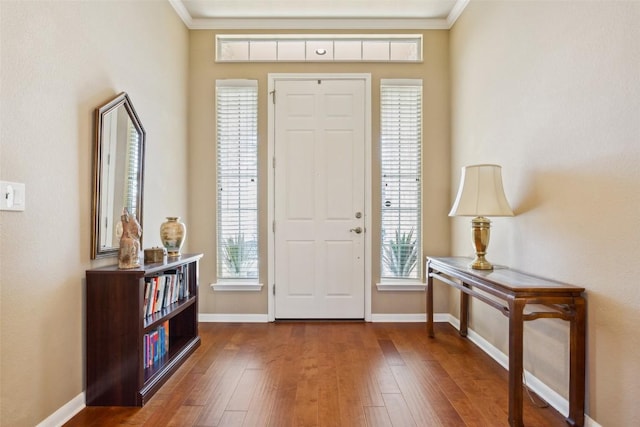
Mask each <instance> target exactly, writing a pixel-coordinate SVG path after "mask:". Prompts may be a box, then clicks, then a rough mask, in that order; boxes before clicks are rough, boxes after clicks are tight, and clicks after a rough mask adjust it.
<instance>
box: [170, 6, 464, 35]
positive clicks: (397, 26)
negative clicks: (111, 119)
mask: <svg viewBox="0 0 640 427" xmlns="http://www.w3.org/2000/svg"><path fill="white" fill-rule="evenodd" d="M168 1H169V3H170V4H171V6H172V7H173V9H174V10H175V12H176V13H177V14H178V16H179V17H180V19H182V22H184V24H185V25H186V26H187V28H188V29H190V30H448V29H450V28H451V27H452V26H453V24H455V22H456V20H457V19H458V18H459V17H460V15H461V14H462V11H463V10H464V9H465V7H467V5H468V4H469V1H470V0H457V1H456V3H455V5H454V6H453V8H452V9H451V12H450V13H449V16H447V18H444V19H432V18H392V19H383V18H379V19H372V18H366V19H359V18H211V19H194V18H192V17H191V15H190V14H189V11H187V9H186V7H185V6H184V4H183V3H182V0H168Z"/></svg>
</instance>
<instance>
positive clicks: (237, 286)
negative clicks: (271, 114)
mask: <svg viewBox="0 0 640 427" xmlns="http://www.w3.org/2000/svg"><path fill="white" fill-rule="evenodd" d="M222 87H240V88H247V87H250V88H255V106H254V107H253V108H255V115H256V119H255V124H254V126H255V129H254V130H253V132H254V133H255V135H256V141H255V161H256V169H255V175H254V176H252V177H251V178H252V179H254V180H255V183H256V200H255V203H256V207H255V209H256V212H257V209H258V201H257V197H258V196H257V191H258V189H257V186H258V169H257V161H258V158H257V156H258V141H257V132H258V129H257V126H258V125H257V115H258V83H257V80H239V79H227V80H216V99H215V104H216V164H218V165H219V161H220V159H219V157H218V156H219V155H220V151H219V144H220V138H219V134H218V131H219V127H218V126H219V125H218V113H217V111H218V106H219V104H218V102H219V101H218V99H219V98H218V96H219V88H222ZM218 173H219V168H218V171H217V173H216V205H217V209H216V235H217V239H216V254H217V257H216V260H217V262H216V276H217V277H218V279H217V283H213V284H211V288H212V289H213V290H215V291H260V290H261V289H262V284H260V283H259V276H260V270H259V264H258V258H259V254H258V239H259V236H258V234H259V233H258V215H257V214H256V219H255V224H254V226H253V227H254V229H255V239H256V243H255V249H254V250H255V251H256V261H255V263H256V267H255V268H256V269H257V273H256V276H255V277H247V278H233V277H220V276H221V263H222V259H221V257H222V254H221V253H220V252H221V242H220V239H221V232H220V227H221V226H220V203H219V197H220V192H219V191H220V188H219V186H220V184H219V183H218V182H217V181H218V179H219V178H218Z"/></svg>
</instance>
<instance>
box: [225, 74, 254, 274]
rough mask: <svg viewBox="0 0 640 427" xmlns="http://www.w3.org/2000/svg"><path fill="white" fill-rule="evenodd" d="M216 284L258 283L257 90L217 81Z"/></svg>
mask: <svg viewBox="0 0 640 427" xmlns="http://www.w3.org/2000/svg"><path fill="white" fill-rule="evenodd" d="M216 124H217V132H216V134H217V190H218V195H217V207H218V209H217V235H218V242H217V248H218V278H219V279H231V278H242V279H247V278H250V279H257V278H258V85H257V81H255V80H218V81H216Z"/></svg>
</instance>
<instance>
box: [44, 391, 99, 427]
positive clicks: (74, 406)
mask: <svg viewBox="0 0 640 427" xmlns="http://www.w3.org/2000/svg"><path fill="white" fill-rule="evenodd" d="M85 402H86V400H85V395H84V392H82V393H80V394H79V395H77V396H76V397H74V398H73V399H71V400H70V401H68V402H67V403H65V404H64V406H62V407H61V408H60V409H58V410H57V411H56V412H54V413H53V414H51V415H49V416H48V417H47V418H46V419H44V420H42V421H41V422H40V423H39V424H38V425H37V426H36V427H60V426H62V425H63V424H64V423H66V422H67V421H69V420H70V419H71V418H73V416H74V415H76V414H77V413H78V412H80V411H82V410H83V409H84V408H85V407H86V406H87V405H86V404H85Z"/></svg>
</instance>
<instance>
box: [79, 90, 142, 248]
mask: <svg viewBox="0 0 640 427" xmlns="http://www.w3.org/2000/svg"><path fill="white" fill-rule="evenodd" d="M120 107H123V108H124V109H125V110H126V112H127V115H128V119H129V120H130V121H131V123H132V125H133V126H134V127H135V129H136V130H137V133H138V148H137V150H138V171H137V189H138V192H137V194H136V195H135V199H136V212H135V216H136V219H137V220H138V223H139V224H140V226H141V227H142V217H143V215H142V212H143V192H144V153H145V136H146V133H145V131H144V128H143V127H142V123H141V122H140V119H139V117H138V114H137V113H136V111H135V109H134V108H133V104H132V103H131V99H129V96H128V95H127V94H126V93H125V92H122V93H120V94H119V95H118V96H116V97H115V98H113V99H112V100H110V101H109V102H107V103H106V104H104V105H102V106H100V107H98V108H96V110H95V146H94V156H93V204H92V206H91V211H92V212H91V214H92V219H93V220H92V233H91V259H97V258H105V257H110V256H117V255H118V250H119V242H114V243H113V246H110V247H106V246H103V245H102V244H101V241H102V239H101V237H102V236H101V227H100V224H103V223H104V221H105V220H110V221H112V222H111V223H112V224H115V223H119V222H120V216H119V215H118V217H117V218H109V215H110V214H109V213H108V212H102V211H101V206H102V201H103V198H104V197H108V195H107V194H105V193H104V191H106V185H105V183H104V182H102V177H103V176H104V173H105V168H106V167H107V159H108V158H109V157H108V155H107V154H106V153H105V150H106V148H105V141H103V135H104V132H105V129H104V128H105V122H106V120H105V117H107V115H108V114H110V113H112V112H117V109H118V108H120ZM118 125H119V124H118ZM127 143H129V142H127ZM116 157H117V156H116ZM116 161H122V162H126V159H116ZM140 240H141V241H140V244H141V245H142V238H141V239H140Z"/></svg>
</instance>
